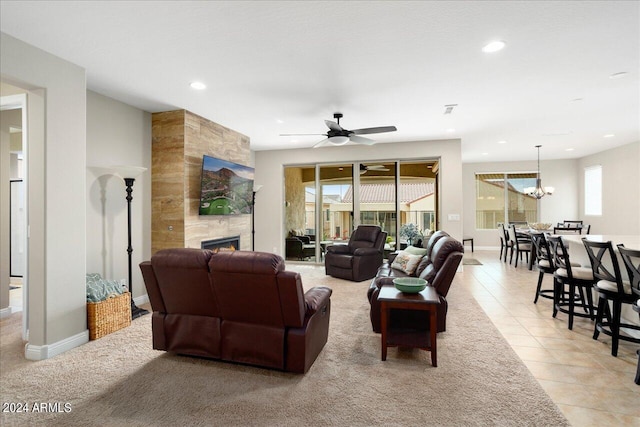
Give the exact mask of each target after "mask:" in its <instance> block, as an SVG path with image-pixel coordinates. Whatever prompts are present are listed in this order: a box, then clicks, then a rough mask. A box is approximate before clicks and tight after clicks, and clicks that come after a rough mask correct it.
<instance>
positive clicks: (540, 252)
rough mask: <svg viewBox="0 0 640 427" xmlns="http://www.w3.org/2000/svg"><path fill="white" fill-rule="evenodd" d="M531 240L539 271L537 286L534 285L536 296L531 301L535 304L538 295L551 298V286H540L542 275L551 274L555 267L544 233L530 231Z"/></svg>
mask: <svg viewBox="0 0 640 427" xmlns="http://www.w3.org/2000/svg"><path fill="white" fill-rule="evenodd" d="M531 241H532V242H533V247H534V248H535V251H536V252H535V253H536V259H537V260H538V270H539V271H540V274H539V275H538V286H536V297H535V298H534V299H533V303H534V304H536V303H537V302H538V297H543V298H549V299H553V288H552V289H541V287H542V279H543V277H544V275H545V274H553V273H554V272H555V271H556V269H555V266H554V264H553V259H552V257H551V256H550V255H549V254H550V251H549V244H548V243H547V239H546V237H545V235H544V233H532V234H531Z"/></svg>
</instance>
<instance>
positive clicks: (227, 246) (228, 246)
mask: <svg viewBox="0 0 640 427" xmlns="http://www.w3.org/2000/svg"><path fill="white" fill-rule="evenodd" d="M200 247H201V248H202V249H211V250H212V251H214V252H217V251H219V250H229V251H238V250H240V236H232V237H223V238H221V239H212V240H203V241H202V242H201V246H200Z"/></svg>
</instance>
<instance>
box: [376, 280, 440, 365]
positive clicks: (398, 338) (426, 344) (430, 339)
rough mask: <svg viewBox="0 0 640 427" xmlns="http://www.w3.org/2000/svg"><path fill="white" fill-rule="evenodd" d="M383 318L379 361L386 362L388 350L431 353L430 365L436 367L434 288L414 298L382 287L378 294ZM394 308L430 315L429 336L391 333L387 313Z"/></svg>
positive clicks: (436, 300)
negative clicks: (409, 349)
mask: <svg viewBox="0 0 640 427" xmlns="http://www.w3.org/2000/svg"><path fill="white" fill-rule="evenodd" d="M378 301H380V310H381V315H382V319H381V320H382V322H381V323H382V324H381V329H382V360H387V347H397V346H402V347H413V348H419V349H422V350H427V351H431V365H433V366H434V367H435V366H438V357H437V347H436V332H437V328H438V318H437V316H438V313H437V312H438V304H440V298H439V296H438V293H437V292H436V290H435V288H432V287H431V286H427V287H426V288H425V289H424V290H423V291H421V292H419V293H416V294H408V293H403V292H400V291H399V290H397V289H396V288H395V287H393V286H383V287H382V288H381V289H380V293H379V294H378ZM393 308H399V309H405V310H424V311H428V312H429V332H428V333H427V332H426V331H424V330H418V329H416V330H407V329H402V330H394V329H393V327H392V326H393V325H391V327H390V325H389V311H390V310H391V309H393Z"/></svg>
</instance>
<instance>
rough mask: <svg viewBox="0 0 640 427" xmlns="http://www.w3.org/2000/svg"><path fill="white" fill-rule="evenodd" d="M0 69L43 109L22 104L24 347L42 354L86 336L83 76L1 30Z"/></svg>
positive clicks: (69, 345)
mask: <svg viewBox="0 0 640 427" xmlns="http://www.w3.org/2000/svg"><path fill="white" fill-rule="evenodd" d="M0 73H1V75H2V79H3V80H7V81H9V82H10V83H11V84H13V85H14V86H18V87H21V88H23V89H28V90H30V94H29V95H33V103H34V104H41V105H42V106H43V111H44V113H43V114H44V117H38V116H34V115H32V114H31V112H32V111H31V108H32V106H31V104H30V105H29V110H30V112H29V119H30V123H29V126H28V138H29V140H28V147H27V148H28V157H27V181H28V192H29V219H28V221H29V225H30V228H31V236H30V239H29V272H28V278H29V283H28V285H29V309H30V310H29V313H30V314H29V344H28V347H27V353H28V357H29V351H30V348H29V346H30V347H31V349H32V350H33V352H32V353H31V357H32V358H46V357H51V356H52V355H54V354H56V352H60V351H64V349H66V348H69V347H73V346H75V345H79V344H81V343H82V342H83V341H86V339H87V338H86V337H87V329H86V328H87V326H86V301H85V298H86V297H85V270H86V266H85V263H86V255H85V254H86V249H85V245H86V225H85V222H86V189H85V185H86V172H85V165H86V77H85V71H84V69H82V68H81V67H78V66H76V65H74V64H71V63H69V62H67V61H64V60H62V59H60V58H57V57H55V56H53V55H51V54H49V53H47V52H44V51H42V50H40V49H37V48H35V47H33V46H30V45H28V44H26V43H23V42H21V41H20V40H17V39H15V38H13V37H11V36H8V35H6V34H4V33H0ZM39 88H41V89H42V90H39ZM29 99H31V98H29ZM28 102H31V101H28ZM41 115H42V114H41ZM45 123H46V126H45ZM32 126H33V127H34V128H33V129H32ZM54 344H55V345H54Z"/></svg>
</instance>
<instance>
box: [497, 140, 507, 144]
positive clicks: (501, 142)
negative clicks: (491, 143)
mask: <svg viewBox="0 0 640 427" xmlns="http://www.w3.org/2000/svg"><path fill="white" fill-rule="evenodd" d="M506 143H507V141H505V140H504V139H503V140H502V141H498V144H506Z"/></svg>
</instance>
